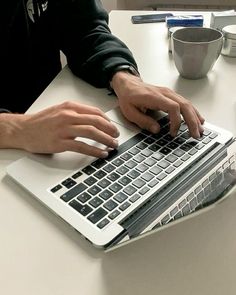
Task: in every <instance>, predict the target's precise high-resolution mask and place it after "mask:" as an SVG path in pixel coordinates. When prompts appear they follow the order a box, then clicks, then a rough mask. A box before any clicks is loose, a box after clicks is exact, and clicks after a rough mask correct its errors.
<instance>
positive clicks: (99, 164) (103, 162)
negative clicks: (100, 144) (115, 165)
mask: <svg viewBox="0 0 236 295" xmlns="http://www.w3.org/2000/svg"><path fill="white" fill-rule="evenodd" d="M106 164H107V162H106V160H104V159H97V160H96V161H94V162H93V163H91V166H93V167H95V168H97V169H100V168H102V167H103V166H105V165H106Z"/></svg>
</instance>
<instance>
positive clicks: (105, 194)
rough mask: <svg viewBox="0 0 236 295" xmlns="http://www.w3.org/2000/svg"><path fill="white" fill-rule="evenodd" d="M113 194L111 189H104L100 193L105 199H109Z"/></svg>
mask: <svg viewBox="0 0 236 295" xmlns="http://www.w3.org/2000/svg"><path fill="white" fill-rule="evenodd" d="M112 196H113V193H112V192H111V191H109V190H104V191H103V192H101V193H100V194H99V197H101V198H102V199H103V200H108V199H109V198H110V197H112Z"/></svg>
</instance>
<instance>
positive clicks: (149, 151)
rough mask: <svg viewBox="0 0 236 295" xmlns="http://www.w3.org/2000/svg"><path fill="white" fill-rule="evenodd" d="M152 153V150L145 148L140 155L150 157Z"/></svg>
mask: <svg viewBox="0 0 236 295" xmlns="http://www.w3.org/2000/svg"><path fill="white" fill-rule="evenodd" d="M152 154H153V152H152V151H151V150H149V149H145V150H143V151H142V152H141V155H143V156H145V157H150V156H151V155H152Z"/></svg>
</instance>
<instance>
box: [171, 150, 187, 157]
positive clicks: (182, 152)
mask: <svg viewBox="0 0 236 295" xmlns="http://www.w3.org/2000/svg"><path fill="white" fill-rule="evenodd" d="M173 154H174V155H176V156H177V157H182V156H183V155H184V151H182V150H181V149H177V150H175V151H174V152H173Z"/></svg>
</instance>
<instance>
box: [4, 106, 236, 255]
mask: <svg viewBox="0 0 236 295" xmlns="http://www.w3.org/2000/svg"><path fill="white" fill-rule="evenodd" d="M107 115H108V116H109V117H110V119H111V120H112V121H113V122H114V124H115V125H116V126H117V128H118V129H119V131H120V134H121V135H120V138H119V142H120V147H121V149H122V147H123V148H124V147H125V149H126V147H127V144H126V143H127V140H129V139H130V138H133V136H136V135H137V134H138V133H139V132H140V129H138V128H137V127H136V126H134V125H133V124H131V123H129V122H128V121H127V120H125V119H124V117H123V116H122V115H121V113H120V110H119V108H115V109H113V110H111V111H109V112H107ZM163 115H165V116H166V114H162V113H158V114H157V115H156V114H155V116H156V117H157V120H161V119H162V118H164V117H163ZM205 127H206V130H213V132H212V133H211V134H212V136H211V135H209V136H211V137H212V138H211V139H210V140H211V142H210V145H209V148H208V147H205V146H204V147H203V148H202V146H203V145H202V142H201V141H199V144H198V143H197V145H195V147H197V146H199V150H197V156H196V155H195V152H196V148H195V147H192V148H193V149H191V151H192V154H193V158H192V159H193V160H191V161H190V162H188V161H186V163H183V165H182V166H183V167H184V169H180V170H179V172H178V173H175V172H174V173H175V174H172V173H170V175H168V176H167V177H166V178H165V180H164V182H163V183H164V184H163V185H159V183H158V181H157V183H158V184H157V185H156V186H155V187H152V186H151V185H150V183H151V182H152V183H153V182H154V179H156V177H155V174H154V172H153V171H154V170H153V169H152V168H150V171H152V173H149V175H151V174H152V175H151V176H152V177H153V178H154V179H152V181H151V182H149V184H148V185H149V187H148V189H149V191H148V192H145V193H146V194H143V195H144V197H143V196H142V195H141V193H143V188H142V189H140V190H139V194H136V193H135V194H134V195H132V196H129V199H128V201H127V200H124V199H120V197H121V196H124V194H122V195H120V194H119V199H118V193H117V194H114V196H113V197H114V198H115V199H114V200H115V202H113V201H112V202H113V203H117V204H118V206H119V207H117V208H118V209H117V208H115V209H114V211H111V212H110V211H109V210H110V209H111V208H110V207H108V206H106V205H107V204H108V202H110V199H109V200H105V199H102V197H100V195H99V199H100V200H101V204H99V206H100V207H99V208H98V209H97V208H96V209H94V210H95V212H98V211H99V210H103V211H99V212H104V211H108V213H107V215H105V216H103V218H101V219H100V220H99V221H98V219H97V220H96V222H95V221H94V217H95V214H94V213H93V212H92V213H91V212H90V213H88V212H86V210H87V208H90V207H92V206H95V205H96V206H97V203H96V204H95V203H94V202H95V199H96V201H97V196H93V198H92V199H88V200H85V199H83V203H81V195H79V196H78V194H79V193H78V194H77V195H76V194H75V193H74V192H75V188H76V187H80V185H81V182H82V181H84V179H85V178H84V176H83V175H82V173H81V171H83V169H85V168H87V167H90V164H91V163H92V162H94V161H95V162H96V159H94V158H92V157H88V156H83V155H78V154H76V153H70V152H65V153H62V154H55V155H35V154H29V155H28V156H26V157H24V158H22V159H20V160H17V161H15V162H13V163H12V164H10V165H9V166H8V167H7V174H8V175H9V176H10V177H11V178H12V179H13V180H14V181H16V182H17V183H18V184H20V185H21V186H23V188H24V189H26V190H27V191H28V192H30V193H31V194H32V195H33V196H34V197H35V198H36V199H38V200H39V201H40V202H42V203H43V204H44V205H45V206H46V207H48V208H49V209H50V210H51V211H52V212H53V213H55V214H56V215H58V216H59V217H61V218H62V219H63V220H64V221H66V222H67V223H68V224H69V225H70V226H72V227H73V228H74V229H75V230H76V231H78V233H80V234H81V235H82V236H83V237H85V238H86V239H87V240H88V241H89V242H90V243H92V244H93V245H94V246H95V247H99V248H101V249H103V250H105V251H111V250H114V249H116V248H118V247H120V246H123V245H125V244H127V243H130V242H132V241H135V240H137V239H140V238H143V237H145V236H147V235H150V234H154V233H156V232H158V231H160V230H164V229H165V228H167V227H169V226H173V225H174V224H176V223H179V222H180V221H184V220H186V219H188V218H191V217H193V216H195V215H198V214H200V213H203V212H205V211H206V210H208V209H210V208H213V207H214V206H215V205H216V204H218V203H219V202H220V201H222V200H223V199H225V198H226V197H228V196H229V195H231V191H233V189H234V186H235V180H236V170H235V169H236V168H235V157H236V156H235V153H236V143H235V140H234V138H233V136H232V134H231V133H230V132H228V131H227V130H224V129H221V128H219V127H217V126H214V125H211V124H209V123H206V124H205ZM185 134H186V132H185ZM208 134H210V132H208ZM216 135H218V136H217V137H216ZM182 136H183V135H182ZM209 136H208V137H209ZM150 137H151V135H150ZM167 137H168V136H167ZM207 139H209V138H207V136H206V138H205V141H206V142H207ZM187 140H189V139H187ZM146 142H148V141H146ZM188 142H189V143H190V141H188ZM90 143H91V144H96V145H97V143H92V142H91V141H90ZM192 143H193V142H192V141H191V144H192ZM160 144H161V143H160ZM194 144H196V141H194ZM184 145H185V144H184ZM139 147H140V145H139ZM142 148H143V147H142ZM172 148H173V149H175V145H174V144H172ZM204 149H205V150H204ZM118 150H119V148H118ZM194 150H195V152H193V151H194ZM163 152H165V150H163ZM126 153H127V152H126ZM186 153H187V154H188V153H190V154H191V152H189V150H187V151H186ZM154 155H155V153H154ZM111 163H112V162H111ZM175 163H177V161H176V162H175ZM125 164H126V162H125ZM172 164H173V163H172ZM172 164H171V166H173V165H172ZM108 165H110V163H109V164H108ZM108 165H107V166H108ZM176 166H177V165H176ZM173 167H174V166H173ZM102 169H103V167H102ZM116 169H117V171H118V169H120V167H119V168H116ZM151 169H152V170H151ZM167 169H169V167H168V168H167ZM126 170H127V171H128V170H129V169H126ZM176 170H177V169H176ZM122 171H124V169H123V170H122ZM97 172H99V169H97ZM122 173H123V172H122ZM128 173H129V172H127V175H128ZM81 175H82V176H81ZM172 175H174V176H172ZM73 176H76V177H74V178H73ZM78 176H79V177H78ZM146 176H147V175H146ZM77 177H78V178H77ZM76 178H77V179H76ZM89 178H90V176H89ZM93 178H94V177H93ZM129 178H130V177H128V179H129ZM68 179H70V180H71V179H72V182H74V184H73V185H72V188H69V189H68V191H66V189H67V188H65V187H63V185H62V184H63V183H64V184H65V183H67V184H68ZM87 179H88V178H87ZM87 179H86V180H87ZM120 179H124V178H123V177H121V178H120ZM126 179H127V178H126ZM130 179H131V178H130ZM159 179H160V177H159ZM159 179H158V180H159ZM132 181H133V183H134V181H136V180H132ZM160 183H161V181H160ZM69 185H70V183H69ZM111 185H112V184H111ZM57 186H58V187H63V188H62V189H60V190H59V191H56V190H55V188H57ZM145 187H147V186H145ZM150 188H151V189H150ZM54 190H55V192H54ZM52 192H53V193H52ZM129 192H130V190H129ZM86 194H87V191H86ZM86 194H85V193H84V192H83V194H82V195H83V198H84V196H87V195H88V194H87V195H86ZM98 194H99V193H98ZM137 196H138V197H139V199H138V200H136V199H137ZM140 196H141V197H140ZM68 197H69V199H68ZM90 197H91V196H90ZM135 198H136V199H135ZM78 199H79V201H78ZM117 200H118V201H117ZM119 202H120V203H119ZM127 203H129V207H128V209H127V206H124V204H127ZM75 204H76V206H75ZM78 204H79V205H78ZM109 205H110V203H109ZM78 206H79V207H78ZM122 206H123V207H122ZM104 208H105V209H106V210H104ZM116 211H118V212H119V215H118V216H117V215H115V212H116ZM78 212H79V213H78ZM114 216H115V218H114ZM100 217H101V216H100ZM100 217H99V218H100ZM96 218H97V216H96ZM91 221H92V222H91Z"/></svg>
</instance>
